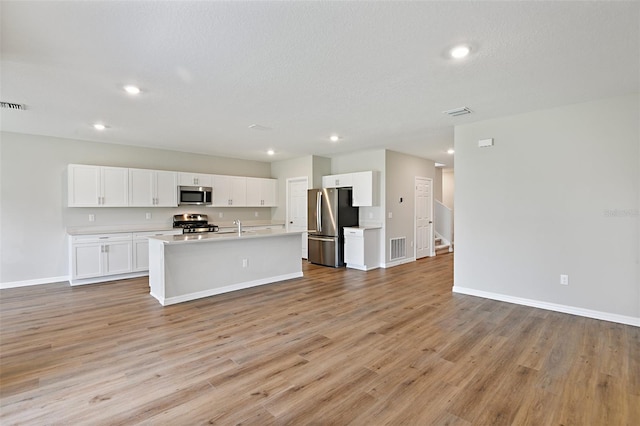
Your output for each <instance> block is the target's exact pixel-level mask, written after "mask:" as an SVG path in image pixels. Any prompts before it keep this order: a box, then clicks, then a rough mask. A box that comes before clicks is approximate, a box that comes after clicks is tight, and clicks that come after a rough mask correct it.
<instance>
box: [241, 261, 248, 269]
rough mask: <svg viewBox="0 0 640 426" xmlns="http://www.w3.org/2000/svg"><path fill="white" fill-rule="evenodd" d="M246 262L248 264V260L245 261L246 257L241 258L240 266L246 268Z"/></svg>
mask: <svg viewBox="0 0 640 426" xmlns="http://www.w3.org/2000/svg"><path fill="white" fill-rule="evenodd" d="M248 264H249V262H248V261H247V259H242V267H243V268H246V267H247V265H248Z"/></svg>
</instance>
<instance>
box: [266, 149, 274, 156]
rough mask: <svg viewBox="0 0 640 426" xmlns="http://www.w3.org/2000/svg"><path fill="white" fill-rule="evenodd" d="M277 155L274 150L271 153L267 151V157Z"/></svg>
mask: <svg viewBox="0 0 640 426" xmlns="http://www.w3.org/2000/svg"><path fill="white" fill-rule="evenodd" d="M275 153H276V152H275V151H274V150H272V149H270V150H269V151H267V155H273V154H275Z"/></svg>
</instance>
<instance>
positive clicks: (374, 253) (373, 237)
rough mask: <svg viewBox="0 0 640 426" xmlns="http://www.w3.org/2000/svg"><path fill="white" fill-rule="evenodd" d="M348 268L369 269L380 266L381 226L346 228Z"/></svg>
mask: <svg viewBox="0 0 640 426" xmlns="http://www.w3.org/2000/svg"><path fill="white" fill-rule="evenodd" d="M344 262H345V263H346V264H347V268H354V269H360V270H362V271H368V270H370V269H375V268H378V267H379V266H380V228H348V227H347V228H344Z"/></svg>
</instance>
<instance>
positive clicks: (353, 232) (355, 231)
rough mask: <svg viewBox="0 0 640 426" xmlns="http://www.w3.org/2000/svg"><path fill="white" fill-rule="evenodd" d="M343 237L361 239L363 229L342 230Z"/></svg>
mask: <svg viewBox="0 0 640 426" xmlns="http://www.w3.org/2000/svg"><path fill="white" fill-rule="evenodd" d="M344 235H345V237H346V236H353V237H363V236H364V229H358V228H344Z"/></svg>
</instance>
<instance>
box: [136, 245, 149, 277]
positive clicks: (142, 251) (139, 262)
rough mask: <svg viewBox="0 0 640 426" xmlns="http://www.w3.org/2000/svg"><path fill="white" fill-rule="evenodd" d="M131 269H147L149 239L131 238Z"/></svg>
mask: <svg viewBox="0 0 640 426" xmlns="http://www.w3.org/2000/svg"><path fill="white" fill-rule="evenodd" d="M133 270H134V271H148V270H149V240H147V239H146V238H143V239H138V240H133Z"/></svg>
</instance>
